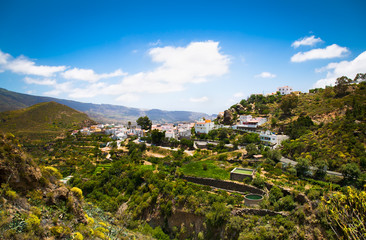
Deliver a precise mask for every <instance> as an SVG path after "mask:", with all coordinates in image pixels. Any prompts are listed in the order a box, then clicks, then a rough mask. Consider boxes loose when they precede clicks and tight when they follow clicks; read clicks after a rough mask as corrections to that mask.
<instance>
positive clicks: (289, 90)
mask: <svg viewBox="0 0 366 240" xmlns="http://www.w3.org/2000/svg"><path fill="white" fill-rule="evenodd" d="M277 91H278V92H280V93H281V95H286V94H291V93H292V91H293V89H292V87H289V86H284V87H279V88H277Z"/></svg>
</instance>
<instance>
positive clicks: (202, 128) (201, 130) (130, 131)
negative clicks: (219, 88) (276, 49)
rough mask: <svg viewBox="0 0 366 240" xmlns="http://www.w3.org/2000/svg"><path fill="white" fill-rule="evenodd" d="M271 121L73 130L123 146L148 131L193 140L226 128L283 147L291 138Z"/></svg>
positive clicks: (244, 118) (282, 90) (198, 143)
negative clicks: (106, 137)
mask: <svg viewBox="0 0 366 240" xmlns="http://www.w3.org/2000/svg"><path fill="white" fill-rule="evenodd" d="M291 93H293V89H292V88H291V87H289V86H284V87H279V88H278V89H277V92H274V93H270V94H267V96H268V95H274V94H281V95H287V94H291ZM222 115H223V112H220V113H219V114H218V116H219V117H220V116H222ZM267 122H268V119H267V118H266V117H253V116H252V115H240V116H239V117H238V120H237V121H236V123H235V124H232V125H223V124H218V123H215V121H214V120H213V119H205V118H201V119H199V120H197V121H195V122H185V123H165V124H152V125H151V129H149V130H145V129H143V128H141V126H139V125H137V124H131V122H129V124H128V125H127V126H126V125H122V124H97V125H92V126H90V127H85V128H83V129H80V130H75V131H73V133H72V134H73V135H75V134H77V133H78V132H80V133H81V134H85V135H90V134H104V135H109V136H110V137H111V138H112V139H113V140H115V141H117V143H118V144H120V142H121V141H124V140H126V139H127V138H128V137H135V138H137V141H138V140H139V139H140V138H143V137H145V136H147V134H148V132H149V131H153V130H158V131H160V132H163V133H164V134H165V138H167V139H175V140H181V139H191V138H192V134H194V135H196V136H199V135H201V134H208V133H209V132H210V131H212V130H216V129H221V128H227V129H233V130H236V131H242V132H250V133H257V134H258V135H259V138H260V141H261V142H262V143H263V144H265V145H267V146H270V147H271V148H276V147H278V146H280V144H281V142H282V141H284V140H286V139H288V138H289V137H288V136H286V135H283V134H276V133H274V132H272V131H269V130H266V129H265V128H264V127H263V125H265V123H267ZM194 140H195V141H194V147H195V148H206V146H207V144H213V145H217V144H218V143H217V142H214V141H210V142H209V141H204V140H199V139H194Z"/></svg>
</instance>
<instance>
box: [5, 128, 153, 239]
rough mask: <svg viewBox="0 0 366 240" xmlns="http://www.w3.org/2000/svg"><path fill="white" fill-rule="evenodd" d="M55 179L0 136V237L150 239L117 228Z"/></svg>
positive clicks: (14, 142)
mask: <svg viewBox="0 0 366 240" xmlns="http://www.w3.org/2000/svg"><path fill="white" fill-rule="evenodd" d="M61 177H62V176H61V174H60V173H59V172H58V170H57V169H56V168H53V167H49V166H39V165H38V164H37V163H36V162H35V161H34V160H33V159H32V158H31V157H30V156H28V155H27V154H26V153H25V152H23V150H22V148H21V147H19V143H18V140H17V139H16V138H14V137H13V136H12V135H11V134H7V135H5V136H4V135H0V186H1V187H0V206H1V210H0V236H1V239H107V236H108V237H109V238H108V239H110V238H112V239H121V238H126V239H151V237H149V236H144V235H142V234H140V233H133V232H131V231H129V230H127V229H125V228H124V227H122V226H117V225H116V219H115V218H113V217H111V216H109V215H107V214H106V213H105V212H103V211H100V209H98V208H97V207H95V206H93V205H92V204H90V203H86V202H85V201H84V199H83V195H82V192H81V190H80V189H78V188H70V187H67V186H65V185H63V184H62V183H61V182H60V181H59V179H60V178H61Z"/></svg>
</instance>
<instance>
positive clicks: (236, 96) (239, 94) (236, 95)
mask: <svg viewBox="0 0 366 240" xmlns="http://www.w3.org/2000/svg"><path fill="white" fill-rule="evenodd" d="M234 97H235V98H242V97H244V93H242V92H238V93H235V94H234Z"/></svg>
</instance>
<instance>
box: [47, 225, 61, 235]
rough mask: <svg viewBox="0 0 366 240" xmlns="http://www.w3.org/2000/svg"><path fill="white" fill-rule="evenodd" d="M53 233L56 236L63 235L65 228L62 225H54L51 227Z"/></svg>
mask: <svg viewBox="0 0 366 240" xmlns="http://www.w3.org/2000/svg"><path fill="white" fill-rule="evenodd" d="M50 231H51V233H52V234H53V235H54V236H56V237H61V236H62V235H63V233H64V228H63V227H62V226H53V227H51V228H50Z"/></svg>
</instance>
